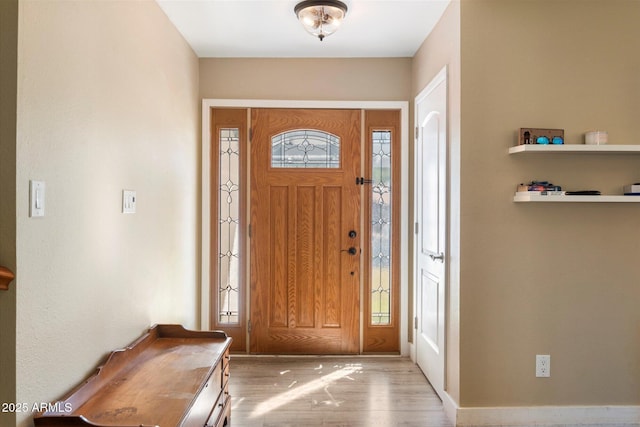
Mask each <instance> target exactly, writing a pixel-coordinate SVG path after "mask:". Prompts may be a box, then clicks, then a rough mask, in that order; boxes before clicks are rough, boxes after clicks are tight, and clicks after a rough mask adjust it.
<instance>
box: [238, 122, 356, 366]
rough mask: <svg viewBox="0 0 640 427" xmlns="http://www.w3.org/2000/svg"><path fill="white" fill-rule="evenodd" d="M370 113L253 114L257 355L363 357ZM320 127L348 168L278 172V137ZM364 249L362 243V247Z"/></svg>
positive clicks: (253, 272) (253, 296) (253, 288)
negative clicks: (359, 234)
mask: <svg viewBox="0 0 640 427" xmlns="http://www.w3.org/2000/svg"><path fill="white" fill-rule="evenodd" d="M360 114H361V113H360V111H358V110H281V109H255V110H252V128H253V139H252V144H251V225H252V230H253V235H252V238H251V260H252V262H251V281H250V282H251V283H250V286H251V296H250V298H251V303H250V305H251V308H250V311H251V323H252V332H251V337H250V352H252V353H267V354H269V353H271V354H277V353H288V354H346V353H357V352H358V351H359V338H360V337H359V332H358V331H359V305H360V299H359V297H360V294H359V270H360V256H359V255H356V256H353V255H349V254H348V253H347V252H343V251H342V249H346V248H348V247H349V246H353V245H354V243H353V242H352V241H349V240H348V232H349V230H352V229H354V230H357V229H359V226H360V188H359V187H357V186H356V185H355V177H356V175H357V173H358V172H359V171H360V142H361V141H360ZM296 129H317V130H323V131H326V132H329V133H331V134H333V135H337V136H338V137H339V138H340V141H341V143H340V144H341V163H340V167H339V168H329V169H317V168H313V169H305V168H274V167H272V166H271V138H272V137H273V136H274V135H277V134H279V133H282V132H284V131H289V130H296ZM356 246H358V245H356Z"/></svg>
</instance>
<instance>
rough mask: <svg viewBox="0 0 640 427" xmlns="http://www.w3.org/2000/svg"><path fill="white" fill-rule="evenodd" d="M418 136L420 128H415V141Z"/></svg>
mask: <svg viewBox="0 0 640 427" xmlns="http://www.w3.org/2000/svg"><path fill="white" fill-rule="evenodd" d="M418 135H420V128H419V127H418V126H416V140H417V139H418Z"/></svg>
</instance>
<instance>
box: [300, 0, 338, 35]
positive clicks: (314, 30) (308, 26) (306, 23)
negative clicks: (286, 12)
mask: <svg viewBox="0 0 640 427" xmlns="http://www.w3.org/2000/svg"><path fill="white" fill-rule="evenodd" d="M293 11H294V12H295V13H296V16H297V17H298V20H299V21H300V22H301V23H302V26H303V27H304V29H305V30H307V32H308V33H309V34H312V35H314V36H316V37H317V38H319V39H320V41H322V39H324V38H325V37H326V36H328V35H330V34H333V33H334V32H335V31H336V30H337V29H338V28H339V27H340V24H341V23H342V20H343V19H344V17H345V15H346V14H347V5H346V4H344V3H343V2H341V1H338V0H305V1H302V2H300V3H298V4H297V5H296V7H295V8H294V9H293Z"/></svg>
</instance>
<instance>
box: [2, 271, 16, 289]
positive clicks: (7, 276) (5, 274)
mask: <svg viewBox="0 0 640 427" xmlns="http://www.w3.org/2000/svg"><path fill="white" fill-rule="evenodd" d="M15 278H16V276H15V275H14V274H13V271H11V270H9V269H8V268H7V267H0V291H8V290H9V283H11V281H12V280H13V279H15Z"/></svg>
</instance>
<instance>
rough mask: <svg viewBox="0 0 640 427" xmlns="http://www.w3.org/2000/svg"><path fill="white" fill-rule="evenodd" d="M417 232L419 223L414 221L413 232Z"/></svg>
mask: <svg viewBox="0 0 640 427" xmlns="http://www.w3.org/2000/svg"><path fill="white" fill-rule="evenodd" d="M419 232H420V224H419V223H417V222H416V223H415V224H413V233H414V234H418V233H419Z"/></svg>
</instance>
